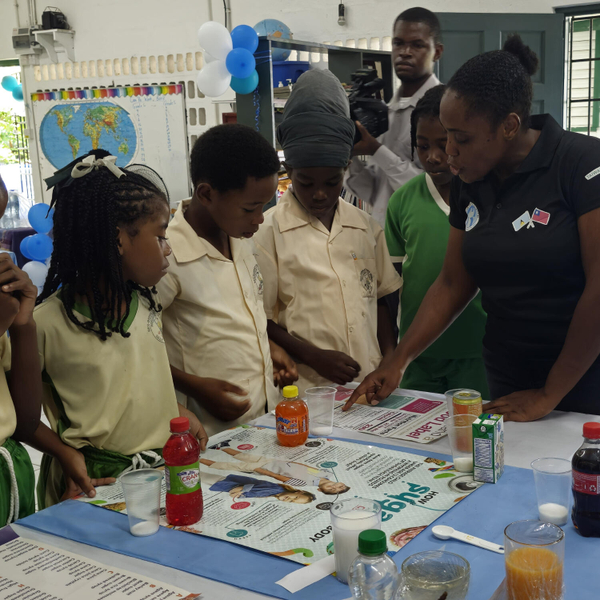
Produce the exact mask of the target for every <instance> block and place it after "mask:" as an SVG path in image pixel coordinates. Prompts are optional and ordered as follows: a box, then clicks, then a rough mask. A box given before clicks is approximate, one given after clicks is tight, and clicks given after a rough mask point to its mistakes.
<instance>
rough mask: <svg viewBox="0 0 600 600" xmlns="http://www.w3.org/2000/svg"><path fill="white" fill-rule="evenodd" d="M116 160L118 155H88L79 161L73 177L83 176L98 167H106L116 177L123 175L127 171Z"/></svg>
mask: <svg viewBox="0 0 600 600" xmlns="http://www.w3.org/2000/svg"><path fill="white" fill-rule="evenodd" d="M116 161H117V157H116V156H107V157H105V158H96V157H95V156H93V155H90V156H86V157H85V158H84V159H83V160H82V161H81V162H78V163H77V164H76V165H75V166H74V167H73V170H72V171H71V177H72V178H73V179H77V178H79V177H83V176H84V175H87V174H88V173H90V172H91V171H93V170H94V169H97V168H98V167H106V168H107V169H108V170H109V171H110V172H111V173H112V174H113V175H114V176H115V177H117V178H119V177H122V176H123V175H125V173H124V172H123V171H121V169H119V167H117V165H116V164H115V163H116Z"/></svg>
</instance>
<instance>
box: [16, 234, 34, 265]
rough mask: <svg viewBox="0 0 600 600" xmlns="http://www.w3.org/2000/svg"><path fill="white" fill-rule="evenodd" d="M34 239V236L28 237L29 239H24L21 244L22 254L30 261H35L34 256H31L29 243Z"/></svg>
mask: <svg viewBox="0 0 600 600" xmlns="http://www.w3.org/2000/svg"><path fill="white" fill-rule="evenodd" d="M32 237H33V236H32V235H28V236H27V237H24V238H23V239H22V240H21V244H20V245H19V250H21V254H22V255H23V256H24V257H25V258H28V259H29V260H33V256H31V254H30V252H29V241H30V240H31V238H32Z"/></svg>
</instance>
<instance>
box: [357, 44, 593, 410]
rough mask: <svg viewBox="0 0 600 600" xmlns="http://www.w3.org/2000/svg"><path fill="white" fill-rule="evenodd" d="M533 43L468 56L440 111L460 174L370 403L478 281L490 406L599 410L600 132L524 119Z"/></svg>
mask: <svg viewBox="0 0 600 600" xmlns="http://www.w3.org/2000/svg"><path fill="white" fill-rule="evenodd" d="M537 62H538V61H537V57H536V55H535V54H534V53H533V52H532V51H531V50H530V49H529V48H528V47H527V46H525V45H524V44H523V42H522V41H521V39H520V38H519V37H518V36H513V37H511V38H509V39H508V40H507V42H506V43H505V45H504V48H503V50H500V51H494V52H487V53H485V54H482V55H479V56H476V57H474V58H472V59H471V60H469V61H468V62H467V63H465V64H464V65H463V66H462V67H461V68H460V69H459V70H458V71H457V72H456V74H455V75H454V76H453V77H452V79H451V80H450V82H449V83H448V90H447V91H446V94H445V95H444V98H443V100H442V104H441V110H440V119H441V121H442V124H443V125H444V127H445V128H446V130H447V131H448V144H447V147H446V151H447V153H448V156H449V158H448V164H450V165H452V167H451V168H452V170H453V172H454V174H455V175H457V176H458V177H455V179H454V182H453V188H452V193H451V197H450V205H451V212H450V224H451V225H452V227H451V232H450V238H449V241H448V247H447V251H446V259H445V263H444V267H443V269H442V272H441V273H440V275H439V277H438V279H437V280H436V281H435V283H434V284H433V285H432V286H431V288H430V289H429V292H428V293H427V295H426V297H425V299H424V300H423V303H422V305H421V308H420V309H419V312H418V314H417V316H416V317H415V319H414V321H413V323H412V325H411V327H410V329H409V330H408V331H407V333H406V334H405V336H404V337H403V338H402V340H401V341H400V343H399V344H398V347H397V348H396V351H395V353H394V355H393V357H392V358H390V359H389V360H388V362H387V364H385V365H382V367H380V368H379V369H377V370H376V371H374V372H373V373H371V374H370V375H368V376H367V377H366V378H365V380H364V381H363V383H362V384H361V385H360V386H359V387H358V389H357V390H356V392H355V393H354V394H353V396H352V398H350V400H349V401H348V403H347V407H349V406H350V405H351V404H353V402H354V401H355V400H356V399H357V398H358V397H359V396H360V395H361V394H363V393H366V394H367V398H368V399H369V401H371V402H373V403H376V402H378V401H379V400H381V399H383V398H385V397H387V396H388V395H389V394H390V393H391V392H392V391H393V390H394V389H395V388H396V386H397V385H398V383H399V381H400V379H401V377H402V374H403V372H404V370H405V369H406V367H407V366H408V365H409V364H410V362H411V361H412V360H413V359H414V358H415V357H416V356H418V355H419V354H420V353H421V352H422V351H423V350H424V349H425V348H427V347H428V346H429V345H430V344H431V343H432V342H433V341H435V339H436V338H437V337H438V336H439V335H440V334H441V333H442V332H443V331H444V330H445V329H446V327H448V325H449V324H450V323H451V322H452V321H453V320H454V319H455V318H456V317H457V316H458V315H459V314H460V313H461V312H462V310H463V309H464V308H465V306H467V304H468V303H469V302H470V301H471V299H472V298H473V297H474V296H475V294H476V293H477V290H478V288H479V289H481V292H482V303H483V307H484V309H485V310H486V312H487V313H488V321H487V326H486V335H485V338H484V359H485V364H486V370H487V375H488V383H489V387H490V392H491V395H492V398H493V402H492V404H490V405H488V407H489V408H486V410H487V409H489V410H493V411H494V412H497V413H502V414H504V415H505V418H506V419H507V420H514V421H531V420H534V419H539V418H541V417H543V416H545V415H547V414H548V413H549V412H550V411H552V410H553V409H555V408H558V409H560V410H572V411H579V412H586V413H593V414H600V359H599V358H598V356H599V354H600V210H598V208H600V140H598V139H596V138H592V137H587V136H584V135H580V134H577V133H571V132H565V131H564V130H563V129H562V128H561V127H560V126H559V125H558V124H557V123H556V121H554V119H553V118H552V117H551V116H550V115H539V116H534V117H530V108H531V101H532V96H533V92H532V83H531V75H532V74H533V73H535V71H536V68H537Z"/></svg>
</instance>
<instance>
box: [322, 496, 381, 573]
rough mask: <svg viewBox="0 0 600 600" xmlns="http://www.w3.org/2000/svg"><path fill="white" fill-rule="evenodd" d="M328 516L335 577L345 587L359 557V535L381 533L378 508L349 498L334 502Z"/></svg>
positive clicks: (364, 500) (374, 504) (365, 500)
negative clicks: (377, 531) (344, 584)
mask: <svg viewBox="0 0 600 600" xmlns="http://www.w3.org/2000/svg"><path fill="white" fill-rule="evenodd" d="M330 512H331V525H332V527H333V555H334V557H335V571H336V577H337V578H338V580H339V581H341V582H342V583H348V571H349V569H350V567H351V566H352V563H353V562H354V559H355V558H356V557H357V556H358V535H359V534H360V532H361V531H365V530H367V529H381V504H379V502H376V501H375V500H367V499H366V498H348V499H347V500H338V501H337V502H334V503H333V505H332V507H331V509H330Z"/></svg>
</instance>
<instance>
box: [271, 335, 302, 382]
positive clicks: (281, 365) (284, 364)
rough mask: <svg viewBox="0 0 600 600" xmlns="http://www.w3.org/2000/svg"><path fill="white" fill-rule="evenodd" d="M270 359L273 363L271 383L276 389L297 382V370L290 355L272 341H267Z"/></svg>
mask: <svg viewBox="0 0 600 600" xmlns="http://www.w3.org/2000/svg"><path fill="white" fill-rule="evenodd" d="M269 347H270V349H271V359H272V361H273V381H274V383H275V385H276V386H278V387H285V386H286V385H292V383H294V381H297V380H298V368H297V367H296V363H295V362H294V361H293V360H292V359H291V358H290V355H289V354H288V353H287V352H286V351H285V350H284V349H283V348H282V347H281V346H280V345H279V344H276V343H275V342H274V341H273V340H269Z"/></svg>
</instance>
